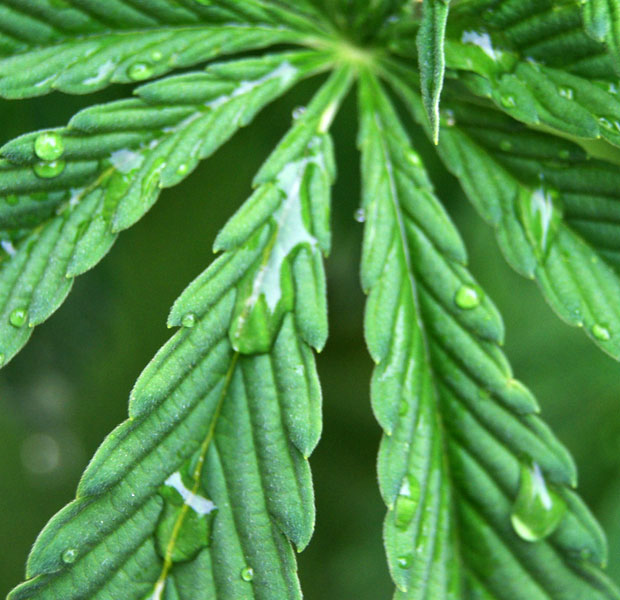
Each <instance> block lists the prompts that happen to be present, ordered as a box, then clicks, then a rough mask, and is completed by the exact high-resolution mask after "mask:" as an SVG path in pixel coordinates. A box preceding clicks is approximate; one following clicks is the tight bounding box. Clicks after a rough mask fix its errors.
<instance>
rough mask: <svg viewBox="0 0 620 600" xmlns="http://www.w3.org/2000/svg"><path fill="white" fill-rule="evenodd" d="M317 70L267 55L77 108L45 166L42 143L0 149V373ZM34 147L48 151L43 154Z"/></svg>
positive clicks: (308, 58) (302, 58)
mask: <svg viewBox="0 0 620 600" xmlns="http://www.w3.org/2000/svg"><path fill="white" fill-rule="evenodd" d="M328 61H329V59H328V57H327V56H326V55H323V54H321V53H317V52H309V51H300V52H292V53H281V54H273V55H267V56H265V57H262V58H249V59H241V60H238V61H231V62H225V63H220V64H215V65H212V66H210V67H209V68H208V69H207V70H206V71H200V72H193V73H188V74H184V75H178V76H173V77H169V78H166V79H162V80H161V81H158V82H155V83H152V84H148V85H145V86H143V87H141V88H139V89H138V90H137V91H136V94H137V96H138V97H137V98H135V99H131V100H121V101H118V102H113V103H110V104H104V105H100V106H93V107H90V108H87V109H85V110H83V111H81V112H80V113H78V114H77V115H76V116H75V117H73V119H72V120H71V122H70V123H69V126H68V127H66V128H62V129H58V130H54V131H53V132H51V133H52V138H51V139H52V140H56V146H53V148H52V151H54V152H56V153H57V149H58V144H62V154H60V155H59V156H58V157H57V158H55V160H53V161H47V162H46V161H42V160H41V158H40V157H39V156H37V152H36V151H37V143H38V141H39V142H40V140H41V136H42V135H43V136H44V137H43V140H44V141H45V140H46V139H47V140H49V134H50V132H36V133H32V134H26V135H25V136H22V137H20V138H17V139H16V140H13V141H11V142H9V143H8V144H6V145H5V146H4V147H3V148H2V149H1V150H0V153H1V155H2V157H3V158H2V159H0V240H1V241H2V252H1V253H0V356H1V357H2V360H0V364H2V363H6V362H8V360H10V358H12V357H13V356H14V355H15V353H16V352H18V351H19V349H20V348H21V347H22V346H23V345H24V344H25V342H26V341H27V340H28V338H29V337H30V335H31V333H32V328H33V327H34V326H35V325H38V324H40V323H42V322H43V321H45V320H46V319H47V318H48V317H49V316H50V315H51V314H52V313H53V312H54V311H55V310H56V309H57V308H58V306H59V305H60V304H61V303H62V302H63V300H64V299H65V298H66V296H67V294H68V293H69V291H70V288H71V284H72V282H73V278H74V277H75V276H77V275H79V274H81V273H83V272H85V271H87V270H88V269H90V268H92V267H93V266H94V265H95V264H97V262H99V260H101V258H102V257H103V256H104V255H105V254H106V253H107V252H108V250H109V249H110V247H111V246H112V244H113V243H114V240H115V239H116V236H117V233H118V232H119V231H120V230H123V229H126V228H127V227H129V226H131V225H133V224H134V223H135V222H136V221H138V220H139V219H140V218H141V217H142V216H143V215H144V214H145V213H146V212H147V211H148V210H149V208H151V206H152V205H153V204H154V203H155V201H156V200H157V197H158V196H159V193H160V191H161V189H162V188H166V187H170V186H173V185H176V184H177V183H179V182H180V181H182V180H183V179H184V178H185V177H187V175H189V174H190V173H191V172H192V171H193V170H194V168H195V167H196V166H197V164H198V162H199V161H200V160H202V159H204V158H207V157H208V156H210V155H211V154H212V153H213V152H214V151H215V150H217V148H219V147H220V146H221V145H222V144H223V143H224V142H226V141H227V140H228V139H229V138H230V137H231V136H232V135H233V134H234V133H235V131H237V130H238V129H239V127H242V126H244V125H247V124H248V123H249V122H250V121H251V120H252V119H253V118H254V116H255V115H256V113H257V112H258V111H259V110H260V109H262V108H263V107H264V106H265V105H267V104H268V103H270V102H271V101H272V100H274V99H275V98H277V97H278V96H280V95H282V94H283V93H284V92H285V91H287V90H288V89H290V88H291V86H293V85H294V84H295V83H296V82H298V81H299V80H300V79H302V78H304V77H308V76H310V75H313V74H315V73H317V72H319V71H321V70H323V69H325V68H327V66H328ZM45 136H47V137H45ZM38 145H39V146H40V145H41V144H40V143H39V144H38ZM44 147H45V149H46V151H50V148H49V143H48V144H47V145H45V144H44ZM39 152H41V150H40V149H39ZM41 169H49V170H51V174H53V175H54V176H49V175H50V173H49V172H47V171H43V175H44V176H42V174H41V173H42V171H41Z"/></svg>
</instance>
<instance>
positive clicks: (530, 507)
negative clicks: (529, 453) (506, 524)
mask: <svg viewBox="0 0 620 600" xmlns="http://www.w3.org/2000/svg"><path fill="white" fill-rule="evenodd" d="M565 512H566V503H565V502H564V500H563V499H562V498H561V497H560V496H559V495H558V493H557V492H555V491H554V490H553V489H552V488H550V487H549V486H548V485H547V483H546V481H545V478H544V476H543V474H542V471H541V470H540V467H539V466H538V464H537V463H532V464H527V465H523V466H522V467H521V482H520V484H519V493H518V494H517V499H516V500H515V503H514V506H513V508H512V514H511V515H510V520H511V522H512V526H513V528H514V530H515V531H516V532H517V534H518V535H519V537H521V538H522V539H524V540H526V541H527V542H537V541H539V540H542V539H544V538H545V537H547V536H548V535H550V534H551V533H553V531H555V529H556V528H557V526H558V525H559V524H560V521H561V520H562V517H563V516H564V513H565Z"/></svg>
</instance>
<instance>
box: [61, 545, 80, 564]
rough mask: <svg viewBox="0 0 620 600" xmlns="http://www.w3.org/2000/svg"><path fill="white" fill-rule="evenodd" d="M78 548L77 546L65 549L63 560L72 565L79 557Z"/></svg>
mask: <svg viewBox="0 0 620 600" xmlns="http://www.w3.org/2000/svg"><path fill="white" fill-rule="evenodd" d="M77 555H78V553H77V550H76V549H75V548H69V549H68V550H65V551H64V552H63V553H62V562H64V563H66V564H68V565H70V564H71V563H74V562H75V559H76V558H77Z"/></svg>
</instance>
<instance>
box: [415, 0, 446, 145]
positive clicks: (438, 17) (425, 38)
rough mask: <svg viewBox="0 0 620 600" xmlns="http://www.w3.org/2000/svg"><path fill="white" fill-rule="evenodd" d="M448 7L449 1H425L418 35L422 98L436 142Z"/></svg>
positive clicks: (437, 137) (444, 63) (437, 138)
mask: <svg viewBox="0 0 620 600" xmlns="http://www.w3.org/2000/svg"><path fill="white" fill-rule="evenodd" d="M449 6H450V0H424V2H423V4H422V22H421V23H420V29H419V31H418V36H417V46H418V66H419V69H420V82H421V84H422V98H423V99H424V108H425V109H426V113H427V115H428V119H429V121H430V124H431V131H432V132H433V141H434V142H435V143H437V141H438V140H439V99H440V97H441V90H442V88H443V78H444V71H445V65H446V59H445V56H444V40H445V35H446V24H447V22H448V12H449Z"/></svg>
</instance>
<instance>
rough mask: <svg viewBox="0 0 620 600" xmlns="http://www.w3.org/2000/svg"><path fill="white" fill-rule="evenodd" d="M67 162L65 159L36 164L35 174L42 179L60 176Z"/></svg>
mask: <svg viewBox="0 0 620 600" xmlns="http://www.w3.org/2000/svg"><path fill="white" fill-rule="evenodd" d="M66 165H67V163H65V161H64V160H53V161H51V162H40V163H37V164H35V165H34V167H32V168H33V170H34V174H35V175H36V176H37V177H40V178H41V179H52V178H53V177H58V175H60V174H61V173H62V172H63V171H64V170H65V166H66Z"/></svg>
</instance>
